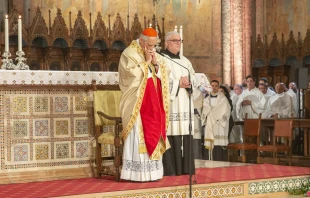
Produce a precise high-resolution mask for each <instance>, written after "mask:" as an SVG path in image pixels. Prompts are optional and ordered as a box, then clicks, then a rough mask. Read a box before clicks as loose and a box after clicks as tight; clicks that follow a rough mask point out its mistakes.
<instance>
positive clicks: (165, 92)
mask: <svg viewBox="0 0 310 198" xmlns="http://www.w3.org/2000/svg"><path fill="white" fill-rule="evenodd" d="M159 67H160V71H161V74H162V75H161V86H162V94H163V102H164V110H165V113H166V129H167V128H168V124H169V104H170V96H169V87H168V85H169V84H168V74H167V70H166V68H164V66H163V65H159Z"/></svg>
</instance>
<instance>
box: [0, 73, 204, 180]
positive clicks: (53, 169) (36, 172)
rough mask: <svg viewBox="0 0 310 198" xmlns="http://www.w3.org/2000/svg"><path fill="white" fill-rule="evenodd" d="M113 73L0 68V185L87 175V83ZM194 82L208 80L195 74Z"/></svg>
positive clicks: (106, 85)
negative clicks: (195, 80)
mask: <svg viewBox="0 0 310 198" xmlns="http://www.w3.org/2000/svg"><path fill="white" fill-rule="evenodd" d="M118 78H119V76H118V73H117V72H86V71H33V70H0V158H1V165H0V166H1V168H0V181H1V182H0V184H1V183H15V182H17V181H18V182H30V181H39V180H52V179H64V178H67V179H68V178H78V177H92V174H93V172H92V163H91V162H92V158H93V156H94V152H93V151H94V149H93V145H94V143H95V142H94V141H95V138H94V129H93V126H94V118H93V83H94V82H96V85H97V87H100V89H119V88H118V82H119V79H118ZM196 79H197V81H198V83H199V84H200V85H204V86H207V85H208V84H209V81H208V79H207V77H206V76H205V75H204V74H196Z"/></svg>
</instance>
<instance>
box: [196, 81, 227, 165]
mask: <svg viewBox="0 0 310 198" xmlns="http://www.w3.org/2000/svg"><path fill="white" fill-rule="evenodd" d="M211 87H212V92H211V93H210V95H209V96H208V97H206V98H205V99H204V102H203V110H202V115H201V118H202V123H203V125H205V131H204V139H205V143H204V145H205V147H206V149H208V150H209V151H210V152H209V159H211V160H215V161H222V160H227V159H225V158H227V150H225V147H226V146H227V144H228V129H229V117H230V113H231V107H230V104H229V102H228V99H227V98H226V96H225V95H224V94H223V93H222V92H219V91H218V90H219V82H218V81H217V80H212V81H211ZM214 149H216V150H214ZM213 150H214V151H213Z"/></svg>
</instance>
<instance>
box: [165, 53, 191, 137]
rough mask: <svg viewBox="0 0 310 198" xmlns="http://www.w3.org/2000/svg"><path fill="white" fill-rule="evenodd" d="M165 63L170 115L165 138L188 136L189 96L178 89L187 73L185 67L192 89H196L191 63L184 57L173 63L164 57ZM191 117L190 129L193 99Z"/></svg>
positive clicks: (185, 91)
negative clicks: (168, 73) (167, 69)
mask: <svg viewBox="0 0 310 198" xmlns="http://www.w3.org/2000/svg"><path fill="white" fill-rule="evenodd" d="M165 57H166V58H165V61H166V63H167V66H168V68H169V70H170V71H171V72H170V75H169V87H170V111H169V112H170V114H169V126H168V130H167V136H176V135H189V113H190V111H189V94H188V92H187V90H186V89H185V88H180V87H179V84H180V82H179V81H180V78H181V76H188V75H189V74H188V71H187V70H186V69H185V68H183V67H182V66H184V67H186V68H187V69H188V70H189V72H190V80H191V83H192V85H193V89H195V88H196V83H195V82H196V77H195V71H194V69H193V66H192V64H191V62H190V61H189V60H188V59H187V58H186V57H184V56H180V59H177V58H174V59H173V61H175V62H177V63H179V64H180V65H182V66H180V65H178V64H176V63H174V62H173V61H171V60H170V57H169V58H168V55H167V56H166V55H165ZM190 103H191V115H192V128H194V127H193V126H194V104H193V98H191V101H190Z"/></svg>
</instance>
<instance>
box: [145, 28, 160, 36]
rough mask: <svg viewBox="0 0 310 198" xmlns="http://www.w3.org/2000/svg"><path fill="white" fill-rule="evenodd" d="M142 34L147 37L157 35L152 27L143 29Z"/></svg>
mask: <svg viewBox="0 0 310 198" xmlns="http://www.w3.org/2000/svg"><path fill="white" fill-rule="evenodd" d="M142 34H143V35H145V36H148V37H157V32H156V30H154V29H153V28H146V29H144V30H143V32H142Z"/></svg>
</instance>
